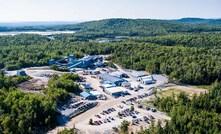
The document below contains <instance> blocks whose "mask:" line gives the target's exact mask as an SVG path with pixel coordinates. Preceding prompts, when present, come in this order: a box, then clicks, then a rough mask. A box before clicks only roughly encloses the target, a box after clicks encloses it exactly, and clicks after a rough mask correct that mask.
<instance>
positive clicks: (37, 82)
mask: <svg viewBox="0 0 221 134" xmlns="http://www.w3.org/2000/svg"><path fill="white" fill-rule="evenodd" d="M46 85H47V83H46V82H44V81H42V80H41V79H31V80H29V81H26V82H24V83H22V84H19V85H18V88H21V89H24V90H42V89H43V88H45V87H46Z"/></svg>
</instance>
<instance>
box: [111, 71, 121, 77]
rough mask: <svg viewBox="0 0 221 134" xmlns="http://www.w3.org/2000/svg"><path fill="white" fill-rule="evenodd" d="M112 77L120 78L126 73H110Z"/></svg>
mask: <svg viewBox="0 0 221 134" xmlns="http://www.w3.org/2000/svg"><path fill="white" fill-rule="evenodd" d="M110 75H112V76H115V77H118V78H120V77H121V76H122V75H124V73H121V72H118V71H115V72H112V73H110Z"/></svg>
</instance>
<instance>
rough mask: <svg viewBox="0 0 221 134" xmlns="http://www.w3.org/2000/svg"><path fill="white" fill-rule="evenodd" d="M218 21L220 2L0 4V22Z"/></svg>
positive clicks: (50, 0) (35, 0)
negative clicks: (117, 19) (101, 20)
mask: <svg viewBox="0 0 221 134" xmlns="http://www.w3.org/2000/svg"><path fill="white" fill-rule="evenodd" d="M184 17H199V18H221V0H0V22H27V21H32V22H33V21H89V20H100V19H107V18H133V19H136V18H149V19H179V18H184Z"/></svg>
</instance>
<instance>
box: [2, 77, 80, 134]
mask: <svg viewBox="0 0 221 134" xmlns="http://www.w3.org/2000/svg"><path fill="white" fill-rule="evenodd" d="M28 79H30V78H29V77H27V76H18V77H3V75H2V74H1V75H0V86H1V90H0V100H1V101H0V133H7V134H14V133H16V134H24V133H25V134H29V133H30V134H31V133H44V132H45V131H47V130H49V129H50V128H53V127H55V126H56V125H57V120H56V116H57V115H59V114H60V113H59V112H58V111H57V105H58V104H60V103H62V102H64V101H65V100H67V98H68V97H69V92H72V93H77V92H79V88H78V86H77V85H76V83H74V82H73V81H76V80H79V77H78V76H77V75H75V74H71V73H67V74H64V75H62V76H60V77H59V76H57V75H54V76H53V77H52V78H51V79H50V86H49V87H48V88H46V89H44V90H43V92H44V94H45V95H42V94H29V93H25V92H23V91H21V90H19V89H17V88H16V85H17V84H19V83H22V82H24V81H27V80H28ZM59 81H64V82H65V84H67V85H68V86H66V85H62V84H58V85H56V86H55V83H61V82H59ZM70 88H71V89H72V90H70Z"/></svg>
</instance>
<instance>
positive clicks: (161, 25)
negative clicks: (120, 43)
mask: <svg viewBox="0 0 221 134" xmlns="http://www.w3.org/2000/svg"><path fill="white" fill-rule="evenodd" d="M13 30H16V31H20V30H23V31H24V30H25V31H28V30H40V31H46V30H77V31H78V32H77V34H80V35H83V36H91V35H92V36H93V37H94V35H96V37H103V36H105V37H107V36H154V35H165V34H168V33H176V32H178V33H182V32H210V31H221V26H220V25H209V24H201V23H200V24H198V25H196V24H184V23H181V22H178V20H177V21H175V20H174V21H168V20H153V19H105V20H99V21H90V22H83V23H78V24H68V25H56V26H25V27H0V31H13ZM97 35H99V36H97Z"/></svg>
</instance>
